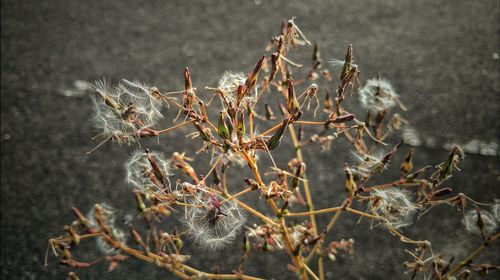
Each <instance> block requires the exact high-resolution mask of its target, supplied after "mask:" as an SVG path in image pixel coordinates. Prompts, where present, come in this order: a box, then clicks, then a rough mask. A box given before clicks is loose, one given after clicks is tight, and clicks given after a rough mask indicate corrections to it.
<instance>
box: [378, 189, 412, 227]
mask: <svg viewBox="0 0 500 280" xmlns="http://www.w3.org/2000/svg"><path fill="white" fill-rule="evenodd" d="M373 195H374V196H375V200H373V201H372V202H371V203H370V205H369V207H370V208H371V211H372V212H373V214H374V215H376V216H379V217H381V218H383V219H384V222H385V224H386V225H388V226H390V227H393V228H402V227H406V226H408V225H410V224H411V223H412V222H413V216H414V215H415V213H416V212H417V208H416V206H415V203H413V202H412V201H411V200H410V198H409V193H408V192H406V191H402V190H399V189H396V188H388V189H374V190H373Z"/></svg>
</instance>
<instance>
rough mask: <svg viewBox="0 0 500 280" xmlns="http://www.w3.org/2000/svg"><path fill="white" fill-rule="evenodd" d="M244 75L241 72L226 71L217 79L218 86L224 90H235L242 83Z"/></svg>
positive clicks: (244, 78)
mask: <svg viewBox="0 0 500 280" xmlns="http://www.w3.org/2000/svg"><path fill="white" fill-rule="evenodd" d="M246 79H247V78H246V77H245V75H244V74H243V73H241V72H237V73H234V72H231V71H226V72H224V74H223V75H222V77H221V78H220V79H219V84H218V88H219V89H221V90H223V91H225V92H235V91H236V90H237V89H238V86H239V85H244V84H245V81H246Z"/></svg>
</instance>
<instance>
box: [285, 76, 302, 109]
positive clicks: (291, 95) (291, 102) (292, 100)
mask: <svg viewBox="0 0 500 280" xmlns="http://www.w3.org/2000/svg"><path fill="white" fill-rule="evenodd" d="M287 110H288V113H289V114H290V115H292V116H294V115H295V114H296V113H297V112H298V111H299V110H300V104H299V101H298V100H297V96H296V95H295V87H294V85H293V80H291V79H290V80H288V101H287Z"/></svg>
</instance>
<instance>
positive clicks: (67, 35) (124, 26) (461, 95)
mask: <svg viewBox="0 0 500 280" xmlns="http://www.w3.org/2000/svg"><path fill="white" fill-rule="evenodd" d="M499 5H500V4H499V2H498V1H451V0H450V1H431V0H428V1H396V0H393V1H390V0H388V1H370V2H364V1H319V0H317V1H307V2H305V1H255V2H254V1H245V2H244V1H241V2H236V1H227V2H222V1H213V2H209V1H190V2H187V1H186V2H184V1H169V2H152V1H148V2H143V3H139V2H138V1H43V2H42V1H36V2H31V1H2V4H1V39H2V42H1V70H2V71H1V120H2V124H1V136H0V137H1V148H2V154H1V171H2V173H1V265H2V271H1V277H2V279H65V277H66V272H67V271H68V270H67V269H66V268H63V267H61V266H59V265H58V264H57V259H56V258H50V264H49V266H48V267H47V268H44V267H43V258H44V254H45V249H46V246H47V239H48V238H49V237H53V236H56V235H58V234H60V233H61V232H62V226H63V225H64V224H65V223H68V222H69V221H71V220H72V216H71V213H70V208H71V207H72V206H77V207H79V208H81V209H89V208H90V207H91V206H92V205H93V204H94V203H96V202H101V201H107V202H109V203H111V204H112V205H113V206H115V207H117V208H119V209H124V210H122V212H121V214H122V215H125V214H127V213H128V212H127V211H125V209H127V205H131V204H132V203H133V197H132V196H131V195H130V192H129V191H130V190H129V188H127V187H126V186H125V183H124V179H123V178H124V171H123V168H122V167H123V161H124V160H125V159H126V158H127V157H128V154H129V153H130V152H131V151H132V150H134V148H135V147H127V146H121V147H119V146H117V145H106V146H104V147H103V148H101V149H100V150H98V151H97V152H95V153H94V154H92V155H91V156H86V155H85V152H86V151H88V150H89V149H91V148H92V147H93V146H94V144H95V143H94V142H92V141H91V140H90V137H92V136H93V135H95V134H96V131H95V130H94V129H93V127H92V123H91V120H92V108H91V102H90V99H89V98H88V97H87V95H84V94H80V92H79V91H78V90H77V87H78V85H79V84H78V83H79V82H78V81H94V80H97V79H100V78H102V77H106V78H107V79H109V80H111V81H114V82H117V81H119V80H120V79H122V78H128V79H134V78H137V79H139V80H141V81H144V82H148V83H150V84H154V85H156V86H158V87H159V88H161V89H164V90H178V89H180V88H181V87H182V84H183V80H182V71H183V69H184V67H185V66H189V67H190V69H191V73H192V75H193V79H194V83H195V85H197V86H199V87H201V86H204V85H216V82H217V80H218V78H219V77H220V76H221V75H222V73H223V72H224V71H225V70H233V71H243V72H248V71H250V69H251V68H252V67H253V65H254V63H255V62H256V61H257V59H258V58H259V57H260V56H261V55H262V53H263V51H264V46H265V45H266V44H267V42H268V40H269V38H270V37H271V36H272V35H273V34H275V33H277V32H278V31H279V24H280V22H281V20H284V19H288V18H290V17H292V16H296V17H297V23H298V24H299V26H300V27H301V29H302V30H303V31H304V32H305V33H306V35H307V36H308V38H309V39H311V40H314V41H318V42H320V43H321V47H322V57H323V58H324V59H330V58H342V55H343V53H344V52H345V48H346V46H347V44H353V46H354V55H355V59H356V63H357V64H358V65H359V68H360V70H361V78H362V80H365V79H368V78H371V77H374V76H376V74H377V73H380V74H381V76H383V77H385V78H387V79H388V80H390V81H391V82H392V84H393V85H394V87H395V89H396V90H397V92H398V93H399V94H400V95H401V100H402V101H403V102H404V103H405V105H406V106H407V107H408V111H407V112H405V113H404V116H405V118H406V119H408V120H409V121H410V123H411V126H412V127H413V128H414V129H415V130H416V131H417V132H418V134H417V135H416V136H415V134H414V135H413V136H412V139H413V140H414V141H413V142H411V143H412V144H413V145H415V146H417V147H416V150H417V157H416V163H417V164H419V165H425V164H437V163H439V162H440V161H441V160H442V159H443V158H444V157H445V156H446V154H447V151H446V149H445V148H446V147H448V146H450V145H451V144H453V143H459V144H462V145H465V146H466V147H467V149H466V151H467V152H468V156H467V158H466V161H465V162H464V164H463V172H461V173H459V174H456V175H455V176H454V178H453V179H452V180H451V181H450V182H449V183H447V184H448V185H449V186H452V187H453V188H454V189H455V190H456V191H463V192H466V193H468V194H470V195H471V197H473V198H475V199H478V200H481V201H487V202H490V201H491V200H492V199H493V198H500V188H499V187H500V184H499V178H500V161H499V144H498V143H499V133H500V118H499V117H498V116H499V115H500V102H499V101H500V95H499V93H500V71H499V69H500V67H499V63H500V59H499V55H500V40H499V31H500V23H499V20H498V19H499V18H500V6H499ZM309 56H310V51H309V50H304V51H301V50H299V51H298V52H296V53H295V54H293V58H294V59H295V60H297V61H303V60H304V59H309ZM75 82H76V85H75ZM80 84H81V82H80ZM407 136H408V135H407ZM186 142H187V143H186ZM149 145H150V146H151V147H153V148H157V149H161V151H162V152H163V153H164V154H166V155H168V154H171V153H172V152H174V151H178V150H184V151H188V152H190V151H193V150H194V149H196V148H198V147H199V145H198V143H194V142H193V143H189V142H188V141H185V140H184V138H182V136H181V135H180V134H172V135H170V136H169V137H161V139H160V141H159V144H155V143H154V141H151V142H149ZM288 148H289V147H288ZM345 148H346V146H345V145H343V144H342V143H340V144H339V145H338V146H335V147H334V148H333V149H332V150H331V151H329V152H327V153H322V154H321V155H320V156H318V153H319V150H318V149H316V150H315V149H311V150H307V151H306V154H305V157H306V158H309V159H314V160H315V161H316V163H317V164H316V168H315V169H311V170H310V172H311V173H310V174H311V175H310V178H311V180H312V184H313V185H314V186H321V187H318V188H315V189H314V193H315V194H316V195H318V197H321V199H318V201H317V204H318V207H327V206H331V205H336V204H338V200H339V198H338V196H337V195H336V193H338V191H339V190H340V189H341V186H342V185H341V184H342V180H343V177H342V173H341V168H342V165H343V163H344V162H345V161H346V160H348V156H347V155H346V151H345ZM279 149H281V151H279V150H278V152H283V153H285V154H286V153H288V154H289V149H287V146H283V147H280V148H279ZM405 149H407V147H405ZM195 165H196V164H195ZM394 165H395V167H397V164H394ZM200 167H201V168H203V166H200ZM396 169H397V168H396ZM386 175H387V178H391V177H390V176H391V175H392V176H397V172H392V173H391V171H389V172H387V174H386ZM392 178H393V177H392ZM328 188H331V190H330V189H328ZM335 191H337V192H335ZM327 222H328V217H327V216H325V217H324V218H323V219H321V220H320V225H323V226H324V225H325V224H326V223H327ZM356 222H357V220H356V219H355V218H352V219H344V220H342V222H341V223H339V227H338V231H336V232H335V234H334V236H332V237H331V238H333V239H341V238H346V237H350V236H353V237H354V238H355V240H356V243H355V255H354V257H352V258H350V257H342V258H339V259H338V260H337V261H336V262H335V263H328V267H327V271H328V272H329V273H328V274H327V275H328V276H329V278H334V279H403V278H407V277H408V276H407V275H405V274H404V269H403V267H402V262H403V261H404V260H408V256H407V255H406V254H405V253H404V251H403V249H404V248H409V247H407V246H405V245H402V244H401V243H398V241H397V239H396V238H395V237H392V236H390V235H389V234H387V233H386V232H384V231H383V230H381V229H374V230H369V227H370V225H369V223H368V222H366V221H364V222H361V223H359V224H357V223H356ZM450 228H452V229H456V232H454V231H453V232H452V231H449V229H450ZM406 232H407V233H408V234H409V235H412V236H421V237H425V238H429V239H431V240H432V241H433V244H435V246H436V248H437V249H440V250H442V251H443V252H445V253H447V254H457V255H458V256H464V255H465V254H466V253H467V252H468V251H469V250H470V249H472V248H473V247H474V246H475V245H474V244H477V243H478V242H480V241H479V240H477V239H475V238H472V237H470V236H468V235H466V233H465V231H464V230H463V229H462V225H461V222H460V220H459V218H458V216H456V215H455V212H454V210H453V209H446V208H444V207H443V208H439V209H435V210H433V217H430V216H429V218H425V219H423V220H421V221H419V222H418V223H417V224H416V225H415V226H413V227H411V228H409V229H407V231H406ZM89 247H90V246H89ZM187 251H188V252H192V253H195V254H197V256H196V257H195V258H193V260H192V261H190V263H191V264H193V265H195V266H200V267H202V268H204V269H206V270H211V269H212V268H213V266H214V265H217V264H218V265H221V263H224V264H228V266H230V267H231V268H232V267H234V266H235V265H236V264H237V263H238V261H239V252H240V244H236V245H235V246H234V247H233V248H228V249H226V250H223V251H221V252H218V253H216V254H214V253H209V252H205V251H203V250H200V249H198V248H193V247H188V248H187ZM234 252H237V254H234ZM498 252H500V247H499V246H498V245H497V246H496V247H494V248H492V249H491V250H489V251H488V252H487V253H486V254H485V256H484V258H483V260H486V261H488V262H491V263H495V264H498V263H499V260H500V255H499V254H498ZM82 256H83V257H89V256H90V255H89V254H84V255H82ZM283 260H286V257H285V256H284V254H281V253H272V254H266V255H260V256H257V255H254V256H253V257H251V258H250V261H249V265H248V267H247V269H246V272H247V273H248V274H251V275H256V276H261V277H265V278H274V279H288V278H290V277H292V274H291V273H290V272H289V271H288V270H287V268H286V265H284V262H283ZM224 269H225V270H229V271H226V272H230V269H229V268H227V269H226V268H224ZM105 271H106V267H105V266H104V265H98V266H96V267H94V268H92V269H89V270H79V271H78V273H79V274H80V276H81V277H82V279H159V278H163V279H170V278H172V276H171V275H170V274H169V273H168V272H166V271H164V270H161V269H159V268H155V267H152V266H147V265H142V264H141V263H139V262H136V261H129V262H127V264H126V265H124V266H122V267H119V268H118V270H117V271H115V272H113V273H107V272H105ZM495 277H497V279H498V277H499V274H498V273H497V274H492V275H490V276H489V277H488V278H490V279H495Z"/></svg>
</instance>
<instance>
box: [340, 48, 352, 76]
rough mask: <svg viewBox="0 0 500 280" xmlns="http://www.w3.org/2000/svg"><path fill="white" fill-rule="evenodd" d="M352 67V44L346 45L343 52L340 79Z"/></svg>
mask: <svg viewBox="0 0 500 280" xmlns="http://www.w3.org/2000/svg"><path fill="white" fill-rule="evenodd" d="M351 68H352V45H349V46H348V47H347V52H346V54H345V60H344V66H342V71H340V80H341V81H343V80H344V79H345V78H346V76H347V74H349V72H350V71H351Z"/></svg>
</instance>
